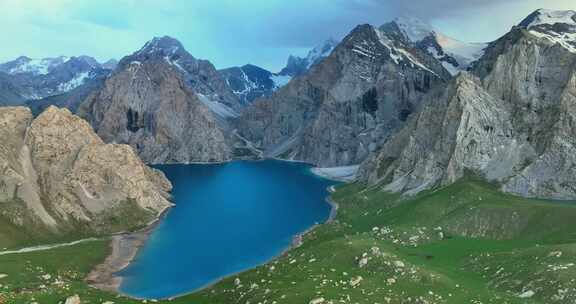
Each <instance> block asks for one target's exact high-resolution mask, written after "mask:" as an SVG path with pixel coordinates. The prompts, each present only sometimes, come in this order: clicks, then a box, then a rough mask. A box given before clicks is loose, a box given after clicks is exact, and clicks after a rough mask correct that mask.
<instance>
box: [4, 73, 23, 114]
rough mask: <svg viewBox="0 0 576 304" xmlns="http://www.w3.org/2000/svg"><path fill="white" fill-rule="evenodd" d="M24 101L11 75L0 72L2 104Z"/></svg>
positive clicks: (17, 103) (7, 104) (14, 103)
mask: <svg viewBox="0 0 576 304" xmlns="http://www.w3.org/2000/svg"><path fill="white" fill-rule="evenodd" d="M24 101H25V100H24V98H23V97H22V96H21V95H20V92H19V89H18V88H17V87H16V86H15V85H14V84H13V83H12V79H11V77H10V75H8V74H5V73H2V72H0V106H9V105H19V104H22V103H24Z"/></svg>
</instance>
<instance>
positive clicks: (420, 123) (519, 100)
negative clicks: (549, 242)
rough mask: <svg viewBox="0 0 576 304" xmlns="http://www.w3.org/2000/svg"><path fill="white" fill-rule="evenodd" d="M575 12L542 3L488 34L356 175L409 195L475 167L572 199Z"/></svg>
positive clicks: (523, 190)
mask: <svg viewBox="0 0 576 304" xmlns="http://www.w3.org/2000/svg"><path fill="white" fill-rule="evenodd" d="M566 16H570V17H566ZM574 21H575V20H574V12H572V11H545V10H539V11H537V12H535V13H533V14H532V15H530V16H529V17H528V18H527V19H526V20H524V21H523V22H521V23H520V24H519V25H518V26H516V27H514V28H513V29H512V30H511V31H510V32H509V33H507V34H506V35H504V36H503V37H502V38H500V39H498V40H497V41H495V42H493V43H491V44H490V45H489V46H488V47H487V48H486V50H485V54H484V55H483V56H482V58H480V59H479V60H478V61H477V62H475V63H474V64H473V67H472V69H471V71H470V73H464V74H461V75H460V76H458V77H456V78H455V79H453V80H452V81H451V82H450V84H449V85H448V86H447V88H446V89H444V90H438V91H436V92H434V93H433V94H432V95H428V96H427V97H426V98H425V99H426V101H424V103H425V104H426V105H425V106H424V108H423V110H422V111H421V112H419V113H418V114H416V115H415V116H414V117H413V118H412V119H410V121H409V123H408V124H407V125H406V126H405V127H404V128H403V129H402V130H401V131H400V132H399V133H397V134H396V135H394V136H392V137H391V138H390V139H389V140H388V141H387V142H386V143H385V144H384V145H383V147H382V149H381V150H380V152H379V153H377V154H376V155H375V156H373V157H371V159H370V160H369V161H367V162H366V163H365V164H364V165H363V166H362V169H361V172H362V173H361V176H363V177H364V180H366V181H369V182H370V183H371V184H382V185H383V187H384V189H387V190H392V191H399V192H407V193H409V194H413V193H418V192H420V191H422V190H425V189H430V188H434V187H436V186H441V185H447V184H451V183H453V182H454V181H456V180H458V179H460V178H462V177H464V176H465V175H467V174H475V175H481V176H482V177H485V178H486V179H488V180H490V181H495V182H498V183H499V184H500V185H501V190H503V191H506V192H511V193H514V194H518V195H522V196H527V197H541V198H554V199H573V198H575V197H576V188H575V187H574V184H576V180H575V179H574V176H576V175H575V174H576V171H575V169H574V168H576V158H574V155H576V150H575V147H576V141H574V138H576V128H575V127H574V123H573V122H574V120H575V118H576V108H575V107H574V105H575V104H576V97H575V96H576V52H575V51H574V49H573V45H574V44H573V43H574V42H575V41H576V39H574V38H573V37H575V36H574V33H575V32H576V22H574Z"/></svg>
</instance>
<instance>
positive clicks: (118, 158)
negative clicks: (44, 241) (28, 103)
mask: <svg viewBox="0 0 576 304" xmlns="http://www.w3.org/2000/svg"><path fill="white" fill-rule="evenodd" d="M0 126H1V128H0V135H1V138H2V145H1V146H0V172H3V173H2V175H0V218H1V219H2V220H6V219H7V220H8V221H10V222H11V224H12V225H15V226H17V227H20V229H31V226H43V227H44V228H46V227H47V228H49V229H48V231H52V232H55V231H59V232H64V231H66V230H70V229H75V228H74V227H76V228H79V229H80V230H83V231H84V232H87V233H101V232H115V231H118V230H119V229H132V228H136V227H137V225H142V224H145V223H146V221H149V220H150V219H152V218H154V217H155V216H157V215H158V214H159V213H160V212H161V211H163V210H164V209H166V208H168V207H169V206H170V205H171V204H170V202H169V201H168V192H169V191H170V190H171V185H170V182H169V181H168V180H167V179H166V178H165V177H164V175H163V174H162V173H160V172H158V171H155V170H153V169H150V168H148V167H147V166H145V165H144V164H143V163H142V161H141V160H140V159H139V158H138V157H137V155H136V153H134V151H133V150H132V148H130V147H129V146H126V145H115V144H104V142H102V140H101V139H100V138H98V136H97V135H96V134H95V133H94V131H93V130H92V128H91V127H90V125H89V124H88V123H87V122H86V121H84V120H82V119H80V118H79V117H77V116H74V115H73V114H71V113H70V112H69V111H68V110H65V109H62V110H60V109H57V108H55V107H50V108H48V109H47V110H46V111H45V112H44V113H42V114H41V115H40V116H38V117H37V118H36V119H34V120H33V118H32V113H31V112H30V110H29V109H28V108H24V107H4V108H0ZM122 211H125V212H126V211H127V212H131V213H132V214H134V215H136V214H140V216H141V218H137V219H134V222H130V221H129V220H128V219H125V222H123V223H121V224H118V223H114V222H110V220H111V219H112V218H114V216H117V215H115V213H117V212H122ZM77 224H80V226H76V225H77ZM131 225H135V226H131ZM80 227H82V228H80ZM80 230H79V231H76V232H77V233H80V232H81V231H80Z"/></svg>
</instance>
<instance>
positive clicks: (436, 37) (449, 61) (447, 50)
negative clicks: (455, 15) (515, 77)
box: [380, 17, 487, 75]
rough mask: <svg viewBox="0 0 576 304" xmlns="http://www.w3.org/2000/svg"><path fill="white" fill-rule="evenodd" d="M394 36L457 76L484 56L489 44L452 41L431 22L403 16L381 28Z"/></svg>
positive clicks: (452, 39)
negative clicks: (410, 44) (405, 41)
mask: <svg viewBox="0 0 576 304" xmlns="http://www.w3.org/2000/svg"><path fill="white" fill-rule="evenodd" d="M380 30H382V31H384V32H385V33H388V34H389V35H391V36H395V35H398V34H400V35H401V36H402V38H403V39H406V40H407V41H408V42H410V43H412V44H413V45H414V46H415V47H418V48H420V49H421V50H423V51H425V52H427V53H428V54H430V55H432V56H434V57H435V58H436V59H438V61H440V62H441V63H442V65H443V66H444V68H446V70H448V72H450V74H452V75H455V74H457V73H458V72H460V71H461V70H466V69H467V68H468V67H469V66H470V64H471V63H472V62H473V61H476V60H477V59H478V58H480V57H481V56H482V55H483V54H484V51H483V50H484V49H485V48H486V46H487V44H486V43H467V42H462V41H459V40H457V39H454V38H451V37H449V36H447V35H444V34H442V33H441V32H440V31H438V30H436V29H435V28H434V27H433V26H432V25H430V24H429V23H427V22H425V21H423V20H421V19H418V18H414V17H399V18H396V19H394V20H393V21H392V22H389V23H386V24H384V25H382V26H381V27H380Z"/></svg>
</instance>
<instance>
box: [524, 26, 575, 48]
mask: <svg viewBox="0 0 576 304" xmlns="http://www.w3.org/2000/svg"><path fill="white" fill-rule="evenodd" d="M530 34H532V35H534V36H536V37H538V38H544V39H547V40H549V41H550V42H551V43H554V44H559V45H561V46H562V47H564V48H565V49H567V50H568V51H570V52H572V53H576V32H574V33H556V32H547V33H542V32H539V31H530Z"/></svg>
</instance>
